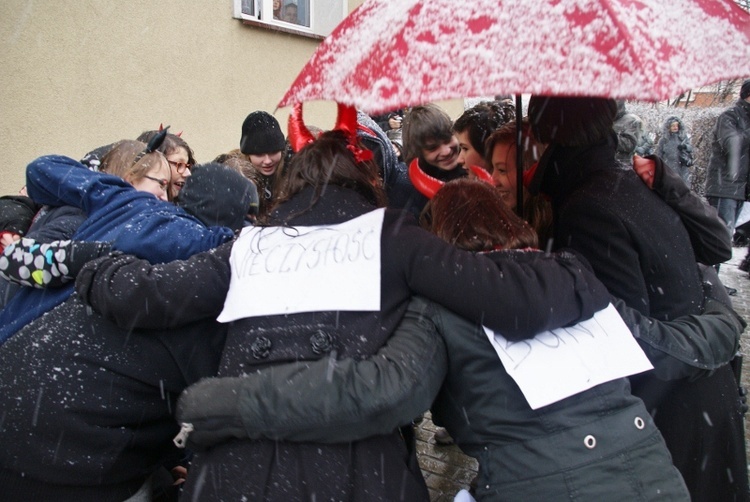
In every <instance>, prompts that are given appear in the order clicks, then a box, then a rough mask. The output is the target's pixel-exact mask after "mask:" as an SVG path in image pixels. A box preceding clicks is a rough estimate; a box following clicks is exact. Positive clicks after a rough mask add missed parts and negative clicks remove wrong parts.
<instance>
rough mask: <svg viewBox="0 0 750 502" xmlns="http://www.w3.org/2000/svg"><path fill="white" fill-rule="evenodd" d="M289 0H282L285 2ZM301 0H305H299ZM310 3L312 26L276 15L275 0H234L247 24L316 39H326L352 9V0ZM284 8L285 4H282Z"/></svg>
mask: <svg viewBox="0 0 750 502" xmlns="http://www.w3.org/2000/svg"><path fill="white" fill-rule="evenodd" d="M287 1H288V0H282V5H283V4H284V3H287ZM298 1H299V2H302V1H305V0H298ZM306 1H307V2H309V10H310V26H309V27H308V26H304V25H300V24H294V23H287V22H286V21H281V20H279V19H274V18H273V0H232V2H233V5H234V14H233V16H234V17H235V18H236V19H241V20H242V21H243V22H245V23H246V24H250V25H253V26H261V27H267V28H269V29H275V30H279V31H284V32H288V33H295V34H299V35H303V36H307V37H312V38H321V39H322V38H325V37H326V36H328V35H329V34H330V33H331V31H333V29H334V28H335V27H336V26H337V25H338V24H339V23H340V22H341V20H343V19H344V18H345V17H346V16H347V14H348V13H349V12H348V0H306ZM282 8H283V7H282Z"/></svg>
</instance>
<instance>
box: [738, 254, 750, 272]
mask: <svg viewBox="0 0 750 502" xmlns="http://www.w3.org/2000/svg"><path fill="white" fill-rule="evenodd" d="M737 268H738V269H740V270H742V271H743V272H750V253H748V254H746V255H745V257H744V258H743V259H742V261H741V262H740V264H739V265H737Z"/></svg>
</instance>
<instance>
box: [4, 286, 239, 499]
mask: <svg viewBox="0 0 750 502" xmlns="http://www.w3.org/2000/svg"><path fill="white" fill-rule="evenodd" d="M208 333H211V335H210V336H208ZM225 334H226V331H225V327H224V326H222V325H218V324H217V323H215V322H213V321H210V320H209V321H203V322H199V323H194V324H192V325H190V326H186V327H183V328H179V329H176V330H170V331H157V332H154V331H150V332H144V331H138V330H126V329H122V328H118V327H117V326H115V325H114V324H113V323H111V322H109V321H106V320H105V319H103V318H102V317H101V316H99V315H97V314H95V313H92V312H91V310H90V308H89V307H88V306H86V305H85V304H83V303H81V301H80V299H79V298H78V297H76V296H72V297H70V298H69V299H68V300H66V301H65V302H64V303H63V304H62V305H59V306H57V307H56V308H55V309H53V310H52V311H50V312H48V313H47V314H46V315H44V316H42V317H40V318H39V319H36V320H35V321H33V322H31V323H30V324H29V325H27V326H26V327H24V328H23V329H21V331H19V332H18V333H16V334H15V335H14V336H13V337H11V338H10V339H9V340H8V341H7V342H6V343H4V344H3V345H2V346H0V408H1V409H2V410H3V422H2V427H0V444H2V445H3V447H2V448H0V486H2V487H3V490H2V491H3V495H2V499H3V500H4V501H6V502H22V501H23V502H25V501H30V500H55V501H59V502H89V501H90V502H101V501H112V502H120V501H122V500H125V499H127V498H128V497H130V496H132V495H133V494H134V493H136V491H137V490H138V489H139V488H140V487H141V486H142V485H143V483H144V482H145V480H146V479H147V478H148V477H149V476H150V475H151V474H152V473H153V472H154V471H155V469H156V468H157V467H158V466H159V465H160V464H161V463H162V461H163V460H164V459H165V457H166V456H167V455H168V454H169V453H171V452H172V448H173V445H172V441H171V440H172V438H173V437H174V435H175V434H176V433H177V431H178V429H179V427H178V426H177V423H176V422H175V420H174V417H173V413H174V410H175V401H176V398H177V396H179V394H180V392H182V390H183V389H184V388H185V387H186V386H188V385H190V384H191V383H194V382H196V381H197V380H199V379H200V378H203V377H206V376H211V375H215V374H216V370H217V368H218V363H219V357H220V354H221V349H222V347H223V342H224V335H225Z"/></svg>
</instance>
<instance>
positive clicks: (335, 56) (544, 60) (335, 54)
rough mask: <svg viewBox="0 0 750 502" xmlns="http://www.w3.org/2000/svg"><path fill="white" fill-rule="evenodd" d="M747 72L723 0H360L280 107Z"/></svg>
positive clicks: (744, 37)
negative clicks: (359, 3) (363, 1)
mask: <svg viewBox="0 0 750 502" xmlns="http://www.w3.org/2000/svg"><path fill="white" fill-rule="evenodd" d="M747 75H750V14H748V13H746V12H745V11H743V10H742V9H740V8H739V7H737V6H736V5H735V4H734V3H733V2H732V1H731V0H670V1H665V0H468V1H465V2H456V1H455V0H366V1H365V3H363V4H362V5H361V6H360V7H358V8H357V9H355V10H354V11H353V12H352V13H351V14H350V15H349V16H348V17H347V18H346V19H344V21H342V22H341V24H340V25H339V26H338V27H337V28H336V29H335V30H334V31H333V33H331V35H330V36H328V37H327V38H326V39H325V40H324V41H323V42H322V43H321V44H320V45H319V47H318V48H317V50H316V51H315V53H314V54H313V56H312V58H311V59H310V61H309V62H308V63H307V64H306V65H305V67H304V68H303V69H302V72H301V73H300V74H299V76H298V77H297V79H296V80H295V81H294V83H293V84H292V86H291V88H290V89H289V90H288V91H287V92H286V94H285V95H284V97H283V98H282V100H281V102H280V103H279V106H288V105H292V104H294V103H300V102H305V101H312V100H333V101H337V102H339V103H344V104H348V105H354V106H356V107H357V108H359V109H361V110H363V111H365V112H368V113H380V112H383V111H387V110H393V109H396V108H400V107H403V106H411V105H416V104H420V103H425V102H430V101H438V100H444V99H453V98H462V97H473V96H488V95H496V94H520V93H533V94H544V95H571V96H578V95H587V96H602V97H613V98H623V99H641V100H661V99H666V98H669V97H672V96H675V95H678V94H680V93H681V92H684V91H685V90H687V89H691V88H695V87H698V86H701V85H705V84H708V83H712V82H716V81H718V80H725V79H730V78H738V77H744V76H747Z"/></svg>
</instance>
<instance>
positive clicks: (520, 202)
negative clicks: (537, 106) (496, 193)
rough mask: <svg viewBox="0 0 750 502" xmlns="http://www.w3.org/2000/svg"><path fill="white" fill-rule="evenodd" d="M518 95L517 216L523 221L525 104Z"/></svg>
mask: <svg viewBox="0 0 750 502" xmlns="http://www.w3.org/2000/svg"><path fill="white" fill-rule="evenodd" d="M522 99H523V98H522V96H521V95H520V94H516V214H517V215H518V217H519V218H521V219H523V138H522V135H523V129H522V125H523V106H522V105H523V102H522Z"/></svg>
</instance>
